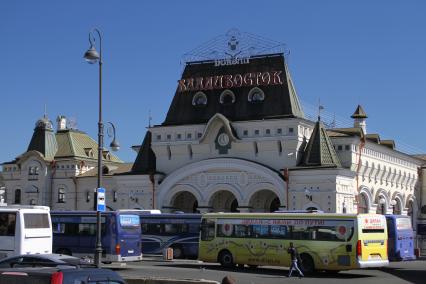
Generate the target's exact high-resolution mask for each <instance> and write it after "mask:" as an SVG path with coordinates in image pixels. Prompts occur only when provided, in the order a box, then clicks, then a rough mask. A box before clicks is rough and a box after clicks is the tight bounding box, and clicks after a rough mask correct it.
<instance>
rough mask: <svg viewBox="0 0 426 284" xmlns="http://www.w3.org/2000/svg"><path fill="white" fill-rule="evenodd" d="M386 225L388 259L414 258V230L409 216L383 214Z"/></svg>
mask: <svg viewBox="0 0 426 284" xmlns="http://www.w3.org/2000/svg"><path fill="white" fill-rule="evenodd" d="M385 216H386V223H387V227H388V256H389V260H392V261H401V260H412V259H416V256H415V254H414V232H413V227H412V225H411V218H410V216H403V215H385Z"/></svg>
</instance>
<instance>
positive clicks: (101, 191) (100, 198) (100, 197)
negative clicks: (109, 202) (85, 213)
mask: <svg viewBox="0 0 426 284" xmlns="http://www.w3.org/2000/svg"><path fill="white" fill-rule="evenodd" d="M96 193H97V202H96V204H97V208H96V210H97V211H101V212H105V207H106V206H105V188H102V187H100V188H98V189H97V190H96Z"/></svg>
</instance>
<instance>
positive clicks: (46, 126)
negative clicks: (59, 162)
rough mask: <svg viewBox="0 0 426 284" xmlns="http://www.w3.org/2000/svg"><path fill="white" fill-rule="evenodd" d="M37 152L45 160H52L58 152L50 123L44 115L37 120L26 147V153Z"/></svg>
mask: <svg viewBox="0 0 426 284" xmlns="http://www.w3.org/2000/svg"><path fill="white" fill-rule="evenodd" d="M29 151H38V152H40V153H41V154H42V155H43V156H44V158H45V159H46V160H49V161H50V160H53V158H54V157H55V154H56V152H57V151H58V143H57V141H56V137H55V133H54V132H53V127H52V122H51V121H50V120H49V119H48V118H47V116H46V115H44V116H43V118H41V119H39V120H37V122H36V125H35V128H34V133H33V136H32V137H31V141H30V144H29V145H28V149H27V152H29Z"/></svg>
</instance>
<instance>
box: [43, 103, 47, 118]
mask: <svg viewBox="0 0 426 284" xmlns="http://www.w3.org/2000/svg"><path fill="white" fill-rule="evenodd" d="M44 118H47V104H46V103H44Z"/></svg>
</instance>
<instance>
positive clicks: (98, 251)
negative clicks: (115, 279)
mask: <svg viewBox="0 0 426 284" xmlns="http://www.w3.org/2000/svg"><path fill="white" fill-rule="evenodd" d="M95 32H96V34H97V35H98V38H99V53H98V52H97V50H96V48H95V42H96V40H95V35H94V33H95ZM89 43H90V48H89V49H88V50H87V51H86V53H85V54H84V58H85V59H86V61H87V62H88V63H90V64H96V63H97V62H98V63H99V120H98V176H97V187H96V190H95V196H94V198H93V204H94V208H93V209H94V210H96V248H95V265H96V266H97V267H100V265H101V257H102V242H101V237H102V236H101V212H100V211H99V210H97V209H98V208H97V207H98V206H97V205H98V204H97V201H98V198H97V195H98V190H99V188H101V186H102V151H103V144H104V142H103V137H104V133H103V131H104V126H103V123H102V36H101V32H100V31H99V30H98V29H97V28H94V29H93V30H92V31H90V33H89Z"/></svg>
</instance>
